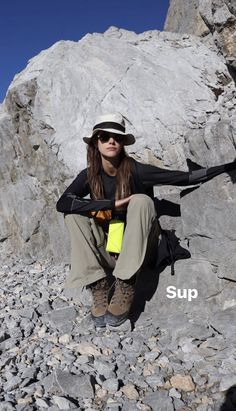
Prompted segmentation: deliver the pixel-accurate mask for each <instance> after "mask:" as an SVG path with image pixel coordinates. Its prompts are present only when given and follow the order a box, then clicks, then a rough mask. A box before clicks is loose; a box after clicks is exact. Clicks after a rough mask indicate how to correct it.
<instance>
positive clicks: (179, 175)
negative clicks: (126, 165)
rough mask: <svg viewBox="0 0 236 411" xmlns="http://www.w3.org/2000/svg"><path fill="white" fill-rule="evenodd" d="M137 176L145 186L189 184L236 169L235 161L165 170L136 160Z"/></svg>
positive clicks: (204, 180)
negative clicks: (196, 168) (186, 169)
mask: <svg viewBox="0 0 236 411" xmlns="http://www.w3.org/2000/svg"><path fill="white" fill-rule="evenodd" d="M136 164H137V170H138V174H139V178H140V179H141V180H142V182H143V184H144V185H145V186H147V187H152V186H155V185H159V184H162V185H165V184H166V185H174V186H189V185H195V184H200V183H205V182H206V181H209V180H211V179H212V178H214V177H216V176H218V175H219V174H222V173H225V172H229V171H232V170H235V169H236V161H233V162H231V163H227V164H223V165H220V166H215V167H210V168H202V169H199V170H195V171H178V170H167V169H163V168H159V167H156V166H152V165H149V164H141V163H138V162H136Z"/></svg>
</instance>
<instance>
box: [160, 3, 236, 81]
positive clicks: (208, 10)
mask: <svg viewBox="0 0 236 411" xmlns="http://www.w3.org/2000/svg"><path fill="white" fill-rule="evenodd" d="M165 30H167V31H171V32H178V33H190V34H194V35H197V36H206V40H207V41H208V42H209V43H214V44H215V45H216V46H217V48H218V49H219V51H220V52H221V53H222V54H223V56H224V57H225V59H226V62H227V64H228V65H229V66H230V67H232V68H233V74H234V78H235V72H234V70H235V69H236V4H235V1H234V0H190V1H188V0H187V1H186V0H171V2H170V6H169V10H168V15H167V18H166V22H165Z"/></svg>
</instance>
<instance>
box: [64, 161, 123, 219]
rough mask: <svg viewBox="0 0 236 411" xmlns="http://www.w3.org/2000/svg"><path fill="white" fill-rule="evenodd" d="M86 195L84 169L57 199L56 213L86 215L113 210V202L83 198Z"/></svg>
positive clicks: (87, 187)
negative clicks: (92, 212)
mask: <svg viewBox="0 0 236 411" xmlns="http://www.w3.org/2000/svg"><path fill="white" fill-rule="evenodd" d="M88 194H89V185H88V182H87V169H84V170H83V171H81V173H80V174H78V176H77V177H76V178H75V180H74V181H73V182H72V183H71V185H70V186H69V187H68V188H67V189H66V191H65V192H64V193H63V194H62V196H61V197H60V198H59V200H58V202H57V205H56V208H57V211H59V212H61V213H67V214H82V215H86V214H87V213H89V212H91V211H99V210H111V209H113V208H114V205H115V202H114V200H106V199H105V200H91V199H87V198H84V197H86V196H87V195H88Z"/></svg>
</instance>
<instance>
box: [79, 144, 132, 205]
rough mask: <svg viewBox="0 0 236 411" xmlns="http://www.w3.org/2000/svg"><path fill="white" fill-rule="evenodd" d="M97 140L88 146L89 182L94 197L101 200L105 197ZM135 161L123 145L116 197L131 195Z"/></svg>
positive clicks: (117, 175) (117, 176)
mask: <svg viewBox="0 0 236 411" xmlns="http://www.w3.org/2000/svg"><path fill="white" fill-rule="evenodd" d="M95 141H96V139H93V140H92V141H91V142H90V143H89V144H88V147H87V164H88V183H89V185H90V188H91V194H92V196H93V198H94V199H96V200H101V199H103V198H104V190H103V184H102V176H101V171H102V159H101V154H100V152H99V150H98V148H97V145H96V144H95ZM133 161H134V160H133V159H132V158H131V157H129V156H128V154H127V153H126V152H125V149H124V147H123V148H122V150H121V152H120V164H119V167H118V169H117V174H116V194H115V198H116V199H122V198H125V197H128V196H129V195H131V181H132V169H133Z"/></svg>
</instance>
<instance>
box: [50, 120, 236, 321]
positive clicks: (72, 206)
mask: <svg viewBox="0 0 236 411" xmlns="http://www.w3.org/2000/svg"><path fill="white" fill-rule="evenodd" d="M83 140H84V141H85V143H86V144H87V149H88V150H87V163H88V167H87V168H86V169H84V170H83V171H81V172H80V173H79V174H78V176H77V177H76V179H75V180H74V181H73V182H72V184H71V185H70V186H69V187H68V188H67V190H66V191H65V192H64V194H63V195H62V196H61V198H60V199H59V201H58V203H57V211H59V212H62V213H65V221H66V224H67V227H68V229H69V233H70V237H71V271H70V274H69V277H68V280H67V284H66V286H67V287H70V288H81V287H83V286H86V287H88V288H90V290H91V292H92V296H93V305H92V308H91V315H92V318H93V320H94V322H95V325H96V326H100V327H102V326H105V325H106V324H109V325H112V326H118V325H120V324H122V323H123V322H124V321H125V320H126V319H127V318H128V315H129V312H130V308H131V305H132V302H133V298H134V291H135V282H136V278H137V275H138V273H139V271H140V269H141V267H142V266H144V265H145V264H148V263H149V262H150V260H153V258H154V257H155V255H156V254H157V246H158V237H159V235H160V228H159V224H158V220H157V212H156V209H155V205H154V201H153V186H155V185H161V184H162V185H165V184H168V185H175V186H188V185H193V184H198V183H202V182H205V181H208V180H210V179H211V178H213V177H215V176H217V175H219V174H221V173H223V172H225V171H230V170H233V169H235V168H236V162H232V163H229V164H225V165H221V166H216V167H211V168H208V169H201V170H197V171H196V172H194V171H193V172H184V171H174V170H173V171H170V170H165V169H162V168H159V167H155V166H152V165H148V164H142V163H139V162H137V161H135V160H134V159H133V158H131V157H129V156H128V155H127V154H126V152H125V149H124V146H127V145H131V144H133V143H134V142H135V138H134V136H133V135H132V134H128V133H126V130H125V121H124V118H123V116H122V115H121V114H109V115H103V116H100V117H99V118H97V120H96V122H95V126H94V127H93V131H92V135H91V136H90V137H84V138H83ZM88 195H90V198H86V196H88ZM113 219H118V220H120V221H123V222H124V223H125V230H124V235H123V243H122V247H121V251H120V253H119V254H117V253H115V255H116V259H114V255H112V248H111V249H110V248H109V247H107V244H108V243H109V242H110V241H109V236H111V234H110V227H112V226H111V221H113ZM113 227H115V228H116V227H117V229H118V231H119V232H120V231H122V225H119V223H118V225H114V226H113ZM108 232H109V233H108ZM117 256H118V258H117ZM112 270H113V272H112V277H111V280H110V276H109V272H111V271H112ZM109 298H110V299H109Z"/></svg>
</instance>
